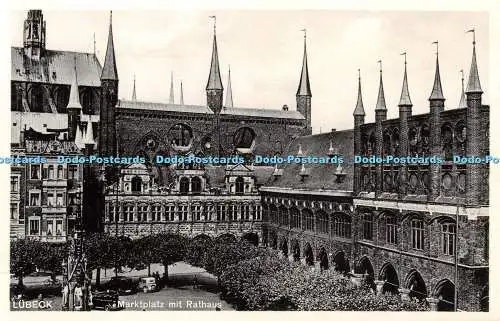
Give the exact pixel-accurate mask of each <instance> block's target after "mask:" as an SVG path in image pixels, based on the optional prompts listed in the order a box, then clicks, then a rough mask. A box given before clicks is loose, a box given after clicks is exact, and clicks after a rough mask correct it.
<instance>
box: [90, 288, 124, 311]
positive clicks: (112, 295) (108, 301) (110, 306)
mask: <svg viewBox="0 0 500 321" xmlns="http://www.w3.org/2000/svg"><path fill="white" fill-rule="evenodd" d="M92 307H93V308H94V309H104V310H106V311H110V310H117V309H118V292H116V291H112V290H107V291H97V292H93V293H92Z"/></svg>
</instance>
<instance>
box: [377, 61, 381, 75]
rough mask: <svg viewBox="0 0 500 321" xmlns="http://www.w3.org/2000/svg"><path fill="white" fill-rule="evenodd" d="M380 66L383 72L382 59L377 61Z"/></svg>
mask: <svg viewBox="0 0 500 321" xmlns="http://www.w3.org/2000/svg"><path fill="white" fill-rule="evenodd" d="M377 62H378V64H379V66H380V73H382V60H379V61H377Z"/></svg>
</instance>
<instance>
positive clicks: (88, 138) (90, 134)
mask: <svg viewBox="0 0 500 321" xmlns="http://www.w3.org/2000/svg"><path fill="white" fill-rule="evenodd" d="M82 143H83V144H84V145H92V146H95V140H94V130H93V129H92V122H91V121H90V120H89V121H88V122H87V130H86V131H85V135H84V136H83V141H82Z"/></svg>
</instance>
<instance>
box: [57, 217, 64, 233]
mask: <svg viewBox="0 0 500 321" xmlns="http://www.w3.org/2000/svg"><path fill="white" fill-rule="evenodd" d="M62 229H63V221H62V220H56V235H62Z"/></svg>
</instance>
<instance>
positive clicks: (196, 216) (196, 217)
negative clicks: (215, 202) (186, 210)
mask: <svg viewBox="0 0 500 321" xmlns="http://www.w3.org/2000/svg"><path fill="white" fill-rule="evenodd" d="M191 219H192V220H193V221H201V206H200V205H192V206H191Z"/></svg>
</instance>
